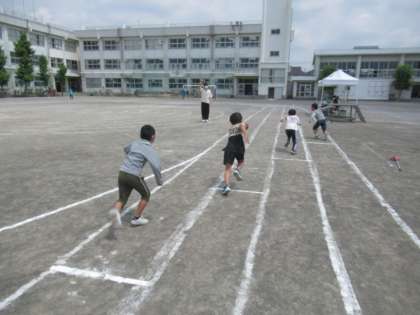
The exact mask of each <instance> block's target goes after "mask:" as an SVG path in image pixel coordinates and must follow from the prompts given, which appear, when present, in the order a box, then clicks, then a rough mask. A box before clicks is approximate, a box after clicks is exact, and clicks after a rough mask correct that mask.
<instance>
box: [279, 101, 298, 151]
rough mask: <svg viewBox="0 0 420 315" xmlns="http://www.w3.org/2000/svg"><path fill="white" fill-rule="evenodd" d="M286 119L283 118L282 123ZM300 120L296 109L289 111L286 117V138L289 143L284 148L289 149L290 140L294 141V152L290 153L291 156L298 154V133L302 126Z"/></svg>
mask: <svg viewBox="0 0 420 315" xmlns="http://www.w3.org/2000/svg"><path fill="white" fill-rule="evenodd" d="M283 120H284V118H282V121H283ZM300 124H301V123H300V119H299V117H298V116H297V115H296V110H295V109H289V112H288V113H287V117H286V128H285V130H286V136H287V142H286V143H285V145H284V147H285V148H287V147H288V146H289V144H290V140H292V150H291V151H290V153H291V154H296V147H297V141H296V133H297V131H298V128H299V126H300Z"/></svg>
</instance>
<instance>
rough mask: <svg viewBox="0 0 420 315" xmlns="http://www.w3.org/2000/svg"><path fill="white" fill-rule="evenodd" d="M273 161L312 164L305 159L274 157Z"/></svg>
mask: <svg viewBox="0 0 420 315" xmlns="http://www.w3.org/2000/svg"><path fill="white" fill-rule="evenodd" d="M273 160H280V161H296V162H312V161H311V160H307V159H293V158H290V159H288V158H281V157H274V158H273Z"/></svg>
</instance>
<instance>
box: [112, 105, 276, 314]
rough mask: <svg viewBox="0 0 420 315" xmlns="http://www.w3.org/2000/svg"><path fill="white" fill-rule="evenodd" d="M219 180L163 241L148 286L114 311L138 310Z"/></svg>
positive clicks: (208, 202)
mask: <svg viewBox="0 0 420 315" xmlns="http://www.w3.org/2000/svg"><path fill="white" fill-rule="evenodd" d="M271 113H272V112H270V113H268V114H267V116H266V117H265V118H264V119H263V120H262V121H261V123H260V124H259V125H258V127H257V128H256V129H255V130H254V133H253V134H252V136H251V138H250V140H249V142H250V144H249V145H251V144H252V142H253V141H254V139H255V137H256V135H257V134H258V132H259V130H260V129H261V127H262V126H263V125H264V124H265V123H266V121H267V120H268V118H269V117H270V115H271ZM249 145H248V147H249ZM221 181H222V176H220V177H219V180H218V183H217V184H216V185H215V186H214V187H210V188H209V189H208V190H207V192H206V194H205V195H204V196H203V197H202V199H201V200H200V202H199V203H198V205H197V206H196V207H195V208H194V209H192V210H191V211H190V212H189V213H188V214H187V215H186V217H185V219H184V221H183V222H181V223H180V224H179V225H178V226H177V227H176V229H175V231H174V232H173V233H172V234H171V236H170V237H169V238H168V239H167V240H166V241H165V243H164V244H163V246H162V247H161V249H160V250H159V252H158V253H157V254H156V255H155V257H154V258H153V261H152V267H151V268H150V270H151V272H149V273H148V276H146V277H145V278H146V279H150V280H149V281H150V282H151V284H150V286H148V287H147V288H145V289H144V290H143V291H142V292H141V293H140V296H139V294H137V292H135V291H132V292H131V293H130V294H129V295H128V296H127V297H126V298H125V299H123V300H122V301H121V302H120V304H119V306H118V307H117V311H116V312H115V313H117V314H121V315H129V314H135V313H137V312H138V308H140V307H141V305H142V304H143V302H144V301H145V300H146V299H147V297H148V296H149V295H150V293H151V292H152V291H153V288H154V286H155V284H156V283H157V282H158V281H159V279H160V278H161V276H162V275H163V273H164V272H165V271H166V268H167V267H168V266H169V263H170V261H171V260H172V258H173V257H174V256H175V254H176V253H177V252H178V250H179V248H180V247H181V245H182V244H183V242H184V240H185V238H186V236H187V232H188V231H189V230H190V229H191V228H192V227H193V226H194V224H195V223H196V221H197V220H198V219H199V218H200V217H201V215H202V214H203V213H204V211H205V209H206V208H207V207H208V205H209V204H210V202H211V200H212V199H213V197H214V195H215V194H216V191H217V190H216V189H215V188H217V187H218V186H219V184H220V182H221Z"/></svg>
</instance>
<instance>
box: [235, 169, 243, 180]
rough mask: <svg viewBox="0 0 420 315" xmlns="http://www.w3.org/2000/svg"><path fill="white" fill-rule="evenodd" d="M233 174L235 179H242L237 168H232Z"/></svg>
mask: <svg viewBox="0 0 420 315" xmlns="http://www.w3.org/2000/svg"><path fill="white" fill-rule="evenodd" d="M233 176H235V177H236V179H237V180H239V181H241V180H242V176H241V173H240V172H239V170H238V169H234V170H233Z"/></svg>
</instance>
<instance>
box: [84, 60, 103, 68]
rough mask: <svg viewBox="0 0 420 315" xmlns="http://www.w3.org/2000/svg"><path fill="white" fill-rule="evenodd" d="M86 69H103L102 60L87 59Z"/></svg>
mask: <svg viewBox="0 0 420 315" xmlns="http://www.w3.org/2000/svg"><path fill="white" fill-rule="evenodd" d="M85 69H89V70H97V69H101V60H99V59H86V60H85Z"/></svg>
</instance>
